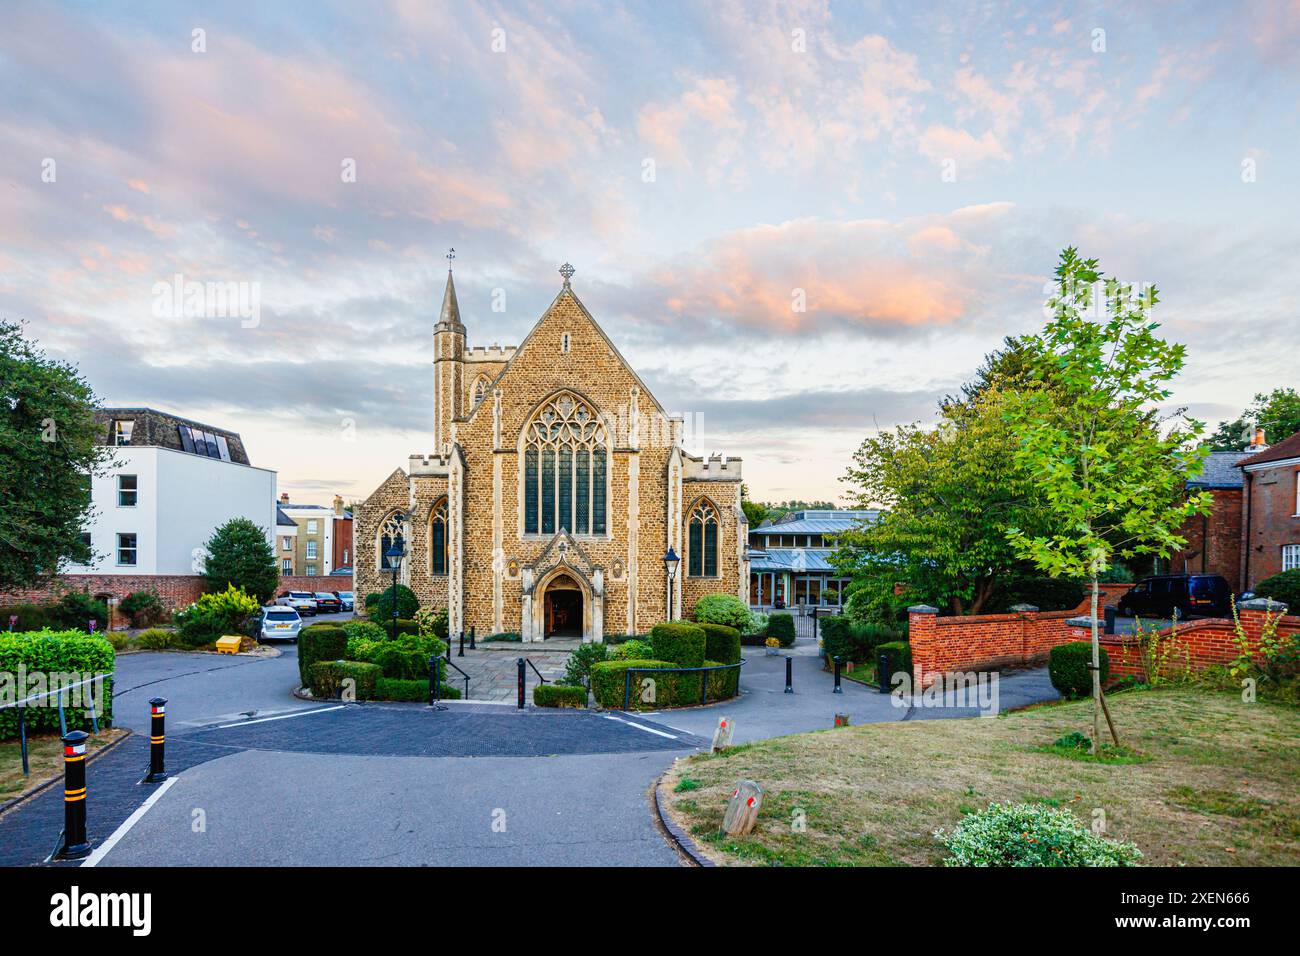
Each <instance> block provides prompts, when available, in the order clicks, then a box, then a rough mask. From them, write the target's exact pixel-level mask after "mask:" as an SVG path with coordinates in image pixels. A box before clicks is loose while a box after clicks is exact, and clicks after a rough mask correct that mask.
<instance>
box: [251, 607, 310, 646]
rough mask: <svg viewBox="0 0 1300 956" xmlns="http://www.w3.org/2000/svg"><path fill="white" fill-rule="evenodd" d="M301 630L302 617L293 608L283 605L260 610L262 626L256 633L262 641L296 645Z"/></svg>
mask: <svg viewBox="0 0 1300 956" xmlns="http://www.w3.org/2000/svg"><path fill="white" fill-rule="evenodd" d="M301 630H302V617H300V616H299V614H298V612H297V611H295V610H294V609H293V608H291V607H284V606H283V605H272V606H271V607H264V608H262V626H261V629H260V630H259V632H258V636H259V637H260V638H261V639H262V640H264V641H293V642H295V643H297V641H298V632H299V631H301Z"/></svg>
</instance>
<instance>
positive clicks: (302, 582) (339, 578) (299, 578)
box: [275, 574, 352, 594]
mask: <svg viewBox="0 0 1300 956" xmlns="http://www.w3.org/2000/svg"><path fill="white" fill-rule="evenodd" d="M351 590H352V575H350V574H317V575H311V576H308V575H305V574H299V575H294V576H290V577H282V578H280V586H279V587H278V588H276V589H275V593H276V594H279V593H280V592H281V591H313V592H315V591H351Z"/></svg>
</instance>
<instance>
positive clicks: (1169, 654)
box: [1069, 602, 1300, 680]
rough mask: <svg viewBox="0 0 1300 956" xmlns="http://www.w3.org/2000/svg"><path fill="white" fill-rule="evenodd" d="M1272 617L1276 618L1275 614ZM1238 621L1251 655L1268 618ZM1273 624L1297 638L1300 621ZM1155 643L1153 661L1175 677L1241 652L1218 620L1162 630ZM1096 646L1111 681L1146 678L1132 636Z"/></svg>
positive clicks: (1246, 615) (1085, 633) (1074, 630)
mask: <svg viewBox="0 0 1300 956" xmlns="http://www.w3.org/2000/svg"><path fill="white" fill-rule="evenodd" d="M1247 603H1250V602H1247ZM1272 616H1273V617H1276V612H1274V613H1273V615H1272ZM1238 617H1239V619H1240V620H1241V627H1242V630H1243V632H1244V633H1245V638H1246V646H1247V647H1248V648H1249V649H1250V650H1251V652H1252V653H1254V652H1255V651H1256V650H1258V649H1259V642H1260V636H1261V634H1262V633H1263V630H1264V624H1265V621H1266V620H1267V619H1268V618H1269V617H1270V615H1269V614H1268V613H1267V612H1266V611H1262V610H1251V609H1249V608H1245V609H1243V610H1242V611H1241V612H1240V613H1239V615H1238ZM1277 623H1278V634H1279V635H1283V634H1300V617H1296V616H1286V617H1282V618H1281V619H1279V620H1278V622H1277ZM1069 630H1070V635H1071V637H1070V639H1071V640H1076V641H1078V640H1084V641H1086V640H1091V634H1090V633H1089V630H1088V629H1087V628H1085V627H1071V628H1070V629H1069ZM1158 640H1159V642H1160V644H1159V650H1157V651H1156V652H1155V654H1154V656H1155V657H1156V658H1157V660H1158V659H1159V658H1160V657H1162V656H1163V657H1164V658H1165V662H1164V667H1163V668H1162V669H1163V671H1165V672H1166V673H1167V674H1172V673H1178V672H1181V671H1182V670H1183V669H1184V668H1188V667H1190V668H1191V670H1192V671H1200V670H1204V669H1205V668H1206V667H1212V666H1218V667H1222V666H1224V665H1227V664H1231V663H1232V662H1233V661H1234V660H1236V659H1237V657H1238V656H1239V655H1240V654H1241V651H1242V647H1241V644H1240V643H1239V642H1238V640H1237V635H1236V631H1235V630H1234V628H1233V624H1232V621H1231V620H1223V619H1219V618H1210V619H1205V620H1197V621H1189V622H1188V623H1186V624H1180V625H1179V626H1178V628H1177V630H1176V631H1175V629H1173V628H1166V629H1165V630H1163V631H1161V632H1160V635H1159V638H1158ZM1100 643H1101V646H1102V647H1103V648H1104V649H1105V651H1106V655H1107V656H1108V657H1109V659H1110V676H1111V679H1112V680H1113V679H1116V678H1120V677H1140V678H1144V677H1146V676H1147V675H1146V673H1145V669H1144V665H1143V663H1142V653H1141V650H1140V648H1139V646H1138V639H1137V638H1135V637H1134V636H1133V635H1131V634H1106V635H1103V636H1102V638H1101V642H1100Z"/></svg>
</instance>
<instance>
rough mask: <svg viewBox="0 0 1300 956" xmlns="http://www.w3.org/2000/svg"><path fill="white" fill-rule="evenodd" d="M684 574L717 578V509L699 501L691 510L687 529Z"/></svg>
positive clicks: (694, 576)
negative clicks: (686, 552)
mask: <svg viewBox="0 0 1300 956" xmlns="http://www.w3.org/2000/svg"><path fill="white" fill-rule="evenodd" d="M687 545H688V554H687V561H686V573H687V574H689V575H690V576H691V577H693V578H700V577H704V578H715V577H717V576H718V509H717V508H715V507H713V504H712V503H711V502H709V501H704V500H701V501H699V502H697V503H696V505H695V507H694V508H692V509H691V516H690V519H689V524H688V527H687Z"/></svg>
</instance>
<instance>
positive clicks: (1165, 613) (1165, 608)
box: [1117, 574, 1232, 619]
mask: <svg viewBox="0 0 1300 956" xmlns="http://www.w3.org/2000/svg"><path fill="white" fill-rule="evenodd" d="M1117 610H1118V611H1119V616H1120V617H1158V618H1167V617H1168V618H1171V617H1173V616H1174V611H1175V610H1176V611H1177V612H1178V616H1179V617H1180V618H1184V619H1186V618H1188V617H1191V616H1192V615H1193V614H1197V615H1201V616H1204V617H1228V616H1230V615H1231V614H1232V588H1231V587H1229V586H1228V581H1227V579H1226V578H1224V577H1222V576H1221V575H1218V574H1162V575H1159V576H1158V577H1153V578H1143V579H1142V580H1141V581H1139V582H1138V583H1137V584H1136V585H1135V586H1134V587H1131V588H1129V590H1128V591H1126V592H1125V594H1124V596H1123V597H1122V598H1120V599H1119V605H1118V608H1117Z"/></svg>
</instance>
